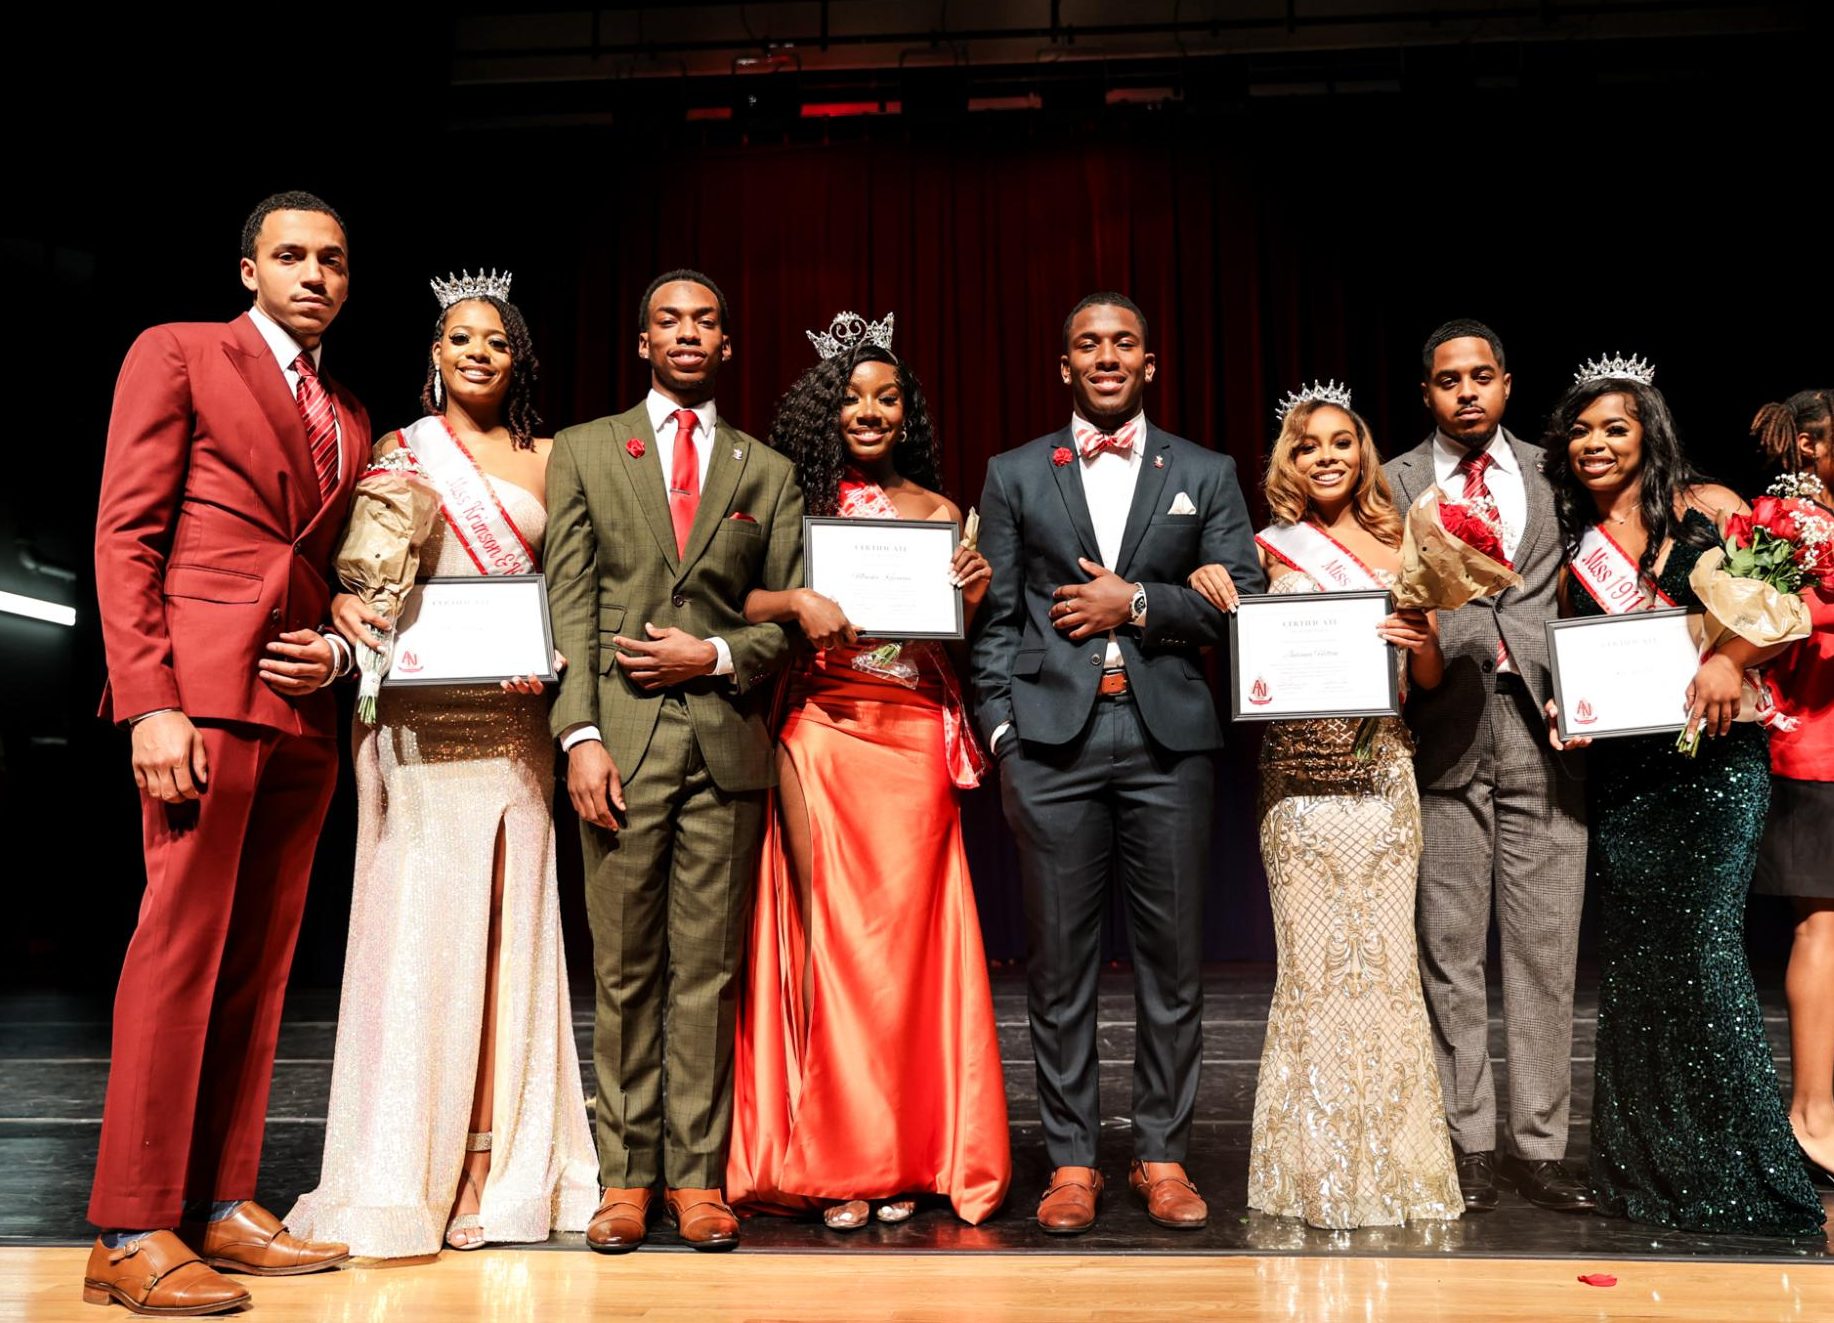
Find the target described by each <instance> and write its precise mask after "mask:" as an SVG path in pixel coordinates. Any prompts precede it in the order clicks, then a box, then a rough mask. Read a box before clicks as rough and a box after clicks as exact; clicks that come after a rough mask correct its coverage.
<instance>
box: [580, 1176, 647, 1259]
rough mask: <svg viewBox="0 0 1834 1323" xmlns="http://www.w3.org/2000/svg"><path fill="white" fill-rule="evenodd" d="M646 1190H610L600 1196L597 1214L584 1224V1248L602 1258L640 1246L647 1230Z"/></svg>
mask: <svg viewBox="0 0 1834 1323" xmlns="http://www.w3.org/2000/svg"><path fill="white" fill-rule="evenodd" d="M655 1197H656V1192H655V1191H654V1190H652V1189H650V1188H649V1187H648V1186H641V1187H637V1186H632V1187H629V1188H621V1187H618V1186H612V1187H610V1188H608V1189H607V1190H606V1191H605V1192H604V1193H603V1194H602V1195H600V1196H599V1207H598V1211H597V1212H595V1213H594V1214H593V1215H592V1220H591V1221H590V1222H588V1223H586V1244H587V1245H588V1246H589V1247H590V1248H592V1249H595V1250H597V1251H598V1252H599V1253H601V1254H624V1253H627V1252H629V1251H630V1250H634V1249H636V1248H637V1246H639V1245H641V1244H642V1243H643V1238H644V1236H646V1235H648V1234H649V1229H650V1200H652V1199H654V1198H655Z"/></svg>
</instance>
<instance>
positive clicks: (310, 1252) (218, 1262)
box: [197, 1199, 350, 1277]
mask: <svg viewBox="0 0 1834 1323" xmlns="http://www.w3.org/2000/svg"><path fill="white" fill-rule="evenodd" d="M197 1248H198V1253H199V1254H200V1255H201V1256H202V1257H203V1260H204V1262H205V1263H208V1264H209V1265H210V1266H211V1267H212V1268H221V1269H222V1270H223V1271H224V1272H246V1273H252V1274H253V1275H255V1276H256V1277H294V1276H297V1275H298V1274H300V1273H303V1272H318V1271H320V1270H321V1269H324V1268H335V1267H337V1266H338V1264H340V1263H343V1262H344V1261H345V1260H347V1259H349V1258H350V1246H348V1245H340V1244H338V1243H337V1242H336V1241H331V1240H301V1239H299V1237H297V1236H295V1235H293V1234H291V1233H290V1232H288V1230H287V1229H286V1227H284V1226H282V1225H281V1222H280V1219H279V1218H277V1217H275V1216H274V1215H273V1214H272V1213H270V1212H268V1211H267V1209H265V1208H263V1207H262V1206H261V1205H260V1204H258V1203H256V1202H255V1201H254V1200H253V1199H244V1200H243V1201H242V1202H241V1203H239V1204H237V1205H236V1206H235V1210H234V1211H233V1212H231V1213H230V1214H229V1216H228V1217H219V1218H218V1219H217V1220H216V1221H214V1222H206V1223H205V1224H204V1230H203V1235H202V1236H201V1237H200V1238H199V1240H198V1241H197Z"/></svg>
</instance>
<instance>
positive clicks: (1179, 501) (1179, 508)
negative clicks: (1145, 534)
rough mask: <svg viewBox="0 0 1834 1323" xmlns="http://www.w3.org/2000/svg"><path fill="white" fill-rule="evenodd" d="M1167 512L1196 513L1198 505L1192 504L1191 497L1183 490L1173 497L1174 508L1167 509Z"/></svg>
mask: <svg viewBox="0 0 1834 1323" xmlns="http://www.w3.org/2000/svg"><path fill="white" fill-rule="evenodd" d="M1166 513H1167V514H1196V513H1197V507H1196V506H1194V505H1192V504H1191V498H1190V497H1189V496H1186V495H1185V494H1184V493H1183V492H1179V493H1178V495H1176V496H1174V497H1173V498H1172V508H1171V509H1169V510H1167V511H1166Z"/></svg>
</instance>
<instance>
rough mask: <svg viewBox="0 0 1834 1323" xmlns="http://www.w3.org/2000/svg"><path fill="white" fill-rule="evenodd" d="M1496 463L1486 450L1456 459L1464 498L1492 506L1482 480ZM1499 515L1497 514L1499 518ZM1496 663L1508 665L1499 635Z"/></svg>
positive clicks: (1507, 653) (1507, 655)
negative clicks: (1462, 480)
mask: <svg viewBox="0 0 1834 1323" xmlns="http://www.w3.org/2000/svg"><path fill="white" fill-rule="evenodd" d="M1494 463H1496V460H1495V459H1493V458H1492V457H1491V455H1490V452H1489V451H1487V450H1480V451H1478V452H1476V453H1475V454H1467V455H1466V456H1465V457H1464V458H1463V459H1461V460H1459V461H1458V471H1459V472H1460V473H1462V474H1464V475H1465V499H1466V500H1467V501H1483V502H1485V503H1487V504H1488V505H1490V506H1491V507H1492V508H1494V507H1495V506H1496V498H1495V497H1493V496H1492V495H1491V494H1490V484H1489V483H1487V482H1485V481H1484V470H1485V469H1487V468H1489V467H1490V466H1491V465H1492V464H1494ZM1500 517H1501V516H1499V518H1500ZM1496 664H1497V665H1498V666H1499V667H1503V666H1507V665H1509V645H1508V644H1507V643H1504V642H1503V640H1502V638H1501V637H1499V638H1498V639H1497V641H1496Z"/></svg>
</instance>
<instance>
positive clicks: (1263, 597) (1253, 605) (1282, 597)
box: [1229, 588, 1401, 722]
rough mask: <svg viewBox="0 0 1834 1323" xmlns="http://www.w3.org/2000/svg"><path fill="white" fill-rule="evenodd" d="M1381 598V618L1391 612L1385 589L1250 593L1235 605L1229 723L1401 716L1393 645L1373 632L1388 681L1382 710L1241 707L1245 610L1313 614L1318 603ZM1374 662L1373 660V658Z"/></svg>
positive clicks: (1391, 599)
mask: <svg viewBox="0 0 1834 1323" xmlns="http://www.w3.org/2000/svg"><path fill="white" fill-rule="evenodd" d="M1375 598H1380V599H1381V600H1382V602H1383V611H1382V614H1383V615H1384V616H1386V615H1390V614H1392V613H1393V611H1394V596H1393V594H1391V593H1390V592H1388V591H1387V590H1386V589H1380V588H1371V589H1357V590H1355V591H1351V592H1339V593H1250V594H1248V595H1246V596H1244V597H1242V598H1241V599H1240V600H1239V601H1238V602H1237V603H1236V609H1235V610H1234V611H1232V612H1230V613H1229V719H1230V721H1232V722H1233V721H1315V720H1319V719H1321V718H1326V717H1398V716H1400V715H1401V677H1400V674H1399V671H1398V668H1397V667H1396V665H1395V655H1394V654H1395V649H1394V645H1393V644H1390V643H1385V642H1383V641H1382V639H1381V638H1380V637H1379V636H1377V635H1376V633H1375V631H1374V630H1371V631H1370V634H1369V646H1370V648H1371V650H1372V654H1373V651H1374V650H1375V649H1380V650H1381V654H1382V668H1383V672H1384V674H1385V675H1386V676H1387V677H1388V703H1387V706H1385V707H1360V708H1355V709H1334V708H1318V709H1313V710H1308V711H1303V712H1261V711H1256V710H1254V709H1253V707H1252V701H1251V703H1250V704H1249V705H1246V706H1245V705H1244V703H1243V701H1242V699H1243V690H1242V648H1241V631H1242V616H1243V612H1244V610H1246V611H1247V612H1248V613H1249V614H1251V615H1252V614H1259V613H1260V612H1262V611H1270V612H1271V611H1278V610H1280V609H1282V608H1287V609H1291V610H1307V609H1309V610H1316V609H1317V608H1318V606H1319V604H1320V603H1333V602H1350V601H1368V600H1371V599H1375ZM1372 660H1373V657H1372Z"/></svg>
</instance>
